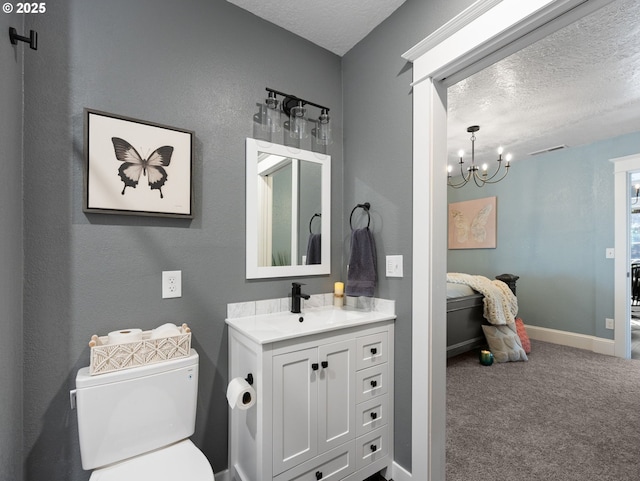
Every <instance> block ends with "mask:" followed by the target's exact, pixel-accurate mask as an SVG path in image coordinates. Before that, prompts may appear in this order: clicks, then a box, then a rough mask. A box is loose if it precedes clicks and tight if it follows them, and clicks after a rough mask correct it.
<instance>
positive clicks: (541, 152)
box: [528, 144, 568, 155]
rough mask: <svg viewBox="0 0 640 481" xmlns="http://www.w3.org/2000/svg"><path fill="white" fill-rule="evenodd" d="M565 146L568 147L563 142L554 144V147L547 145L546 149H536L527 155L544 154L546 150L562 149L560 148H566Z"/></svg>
mask: <svg viewBox="0 0 640 481" xmlns="http://www.w3.org/2000/svg"><path fill="white" fill-rule="evenodd" d="M567 148H568V146H567V145H565V144H562V145H556V146H555V147H547V148H546V149H541V150H536V151H535V152H529V154H528V155H540V154H546V153H548V152H553V151H554V150H562V149H567Z"/></svg>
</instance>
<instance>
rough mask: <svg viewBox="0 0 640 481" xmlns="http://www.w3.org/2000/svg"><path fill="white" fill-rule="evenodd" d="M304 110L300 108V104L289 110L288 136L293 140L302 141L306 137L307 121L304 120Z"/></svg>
mask: <svg viewBox="0 0 640 481" xmlns="http://www.w3.org/2000/svg"><path fill="white" fill-rule="evenodd" d="M306 111H307V110H306V109H305V108H304V107H303V106H302V102H298V105H296V106H295V107H292V108H291V113H290V114H289V135H290V136H291V137H292V138H294V139H303V138H305V137H306V136H307V121H306V119H305V118H304V114H305V113H306Z"/></svg>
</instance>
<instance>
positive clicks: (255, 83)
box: [2, 0, 343, 480]
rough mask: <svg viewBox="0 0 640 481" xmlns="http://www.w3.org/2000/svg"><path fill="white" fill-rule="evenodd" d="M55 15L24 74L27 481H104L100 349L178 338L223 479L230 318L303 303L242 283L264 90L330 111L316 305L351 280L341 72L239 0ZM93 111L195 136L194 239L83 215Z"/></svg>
mask: <svg viewBox="0 0 640 481" xmlns="http://www.w3.org/2000/svg"><path fill="white" fill-rule="evenodd" d="M47 7H48V11H47V13H46V15H40V16H35V15H32V16H27V17H28V18H27V22H28V23H29V25H28V26H27V28H35V29H36V30H37V31H38V33H39V38H40V46H39V49H38V51H37V53H35V55H30V56H28V58H27V59H26V62H25V92H26V94H25V118H26V122H25V129H24V134H25V162H24V183H25V201H24V209H25V212H24V215H25V242H24V246H25V264H24V269H25V277H26V280H25V302H24V306H25V307H24V309H25V318H24V338H25V343H24V346H25V347H24V351H25V352H24V359H25V361H24V363H25V365H24V399H25V413H24V436H25V457H26V465H27V479H29V480H43V479H49V480H82V479H88V477H89V473H88V472H84V471H83V470H82V469H81V466H80V453H79V449H78V442H77V436H78V435H77V425H76V413H75V412H73V411H71V410H70V409H69V402H68V391H69V389H71V388H73V387H74V378H75V374H76V372H77V370H78V369H79V368H80V367H82V366H85V365H87V364H88V359H89V349H88V347H87V342H88V340H89V338H90V336H91V335H92V334H94V333H99V334H104V333H106V332H108V331H111V330H113V329H117V328H121V327H126V326H139V327H141V328H144V329H150V328H153V327H155V326H157V325H159V324H161V323H164V322H169V321H180V322H182V321H184V322H187V323H189V325H190V326H191V327H192V329H193V332H194V342H193V344H194V347H195V348H196V349H197V350H198V351H199V353H200V384H199V389H200V390H199V399H198V413H197V426H196V433H195V436H194V438H193V439H194V441H195V443H196V444H197V445H198V446H199V447H200V448H201V449H202V450H203V452H204V453H205V454H206V456H207V457H208V458H209V460H210V461H211V463H212V465H213V468H214V470H215V471H216V472H217V471H220V470H223V469H226V467H227V404H226V400H225V389H226V385H227V329H226V327H225V324H224V319H225V316H226V304H227V303H229V302H239V301H247V300H256V299H265V298H274V297H283V296H286V295H287V294H288V293H289V292H290V288H291V284H290V283H291V279H280V280H258V281H246V280H245V278H244V273H245V261H244V259H245V253H244V245H245V241H244V239H245V223H244V205H245V201H244V195H245V187H244V185H245V180H244V170H245V169H244V150H245V138H246V137H251V136H252V135H253V121H252V119H253V115H254V114H255V113H256V112H257V107H256V104H257V103H258V102H260V101H262V100H263V99H264V98H265V94H266V91H265V87H267V86H269V87H272V88H276V89H278V90H281V91H285V92H290V93H292V94H296V95H298V96H300V97H303V98H307V99H309V100H311V101H314V102H317V103H319V104H322V105H327V106H329V107H330V108H331V116H332V120H333V122H334V123H333V126H334V133H335V137H336V141H335V143H334V144H333V145H331V146H330V148H329V152H328V153H329V154H331V155H332V156H333V158H332V163H333V169H332V171H333V187H332V199H333V206H334V208H333V212H332V214H333V219H334V221H333V229H335V232H336V233H337V234H336V235H335V236H334V237H335V242H334V245H333V252H334V256H333V266H332V270H333V272H334V273H335V274H334V275H333V276H320V277H313V278H303V279H302V281H303V282H305V283H306V284H307V285H306V286H305V291H306V292H308V293H311V294H313V293H321V292H330V291H331V289H332V287H333V282H334V281H336V280H338V279H339V278H340V274H339V273H340V267H341V264H342V262H341V247H342V246H341V242H340V240H341V235H340V233H339V232H340V230H341V227H342V205H343V200H342V191H343V182H342V177H343V176H342V84H341V66H340V58H339V57H337V56H335V55H333V54H331V53H329V52H328V51H326V50H324V49H321V48H319V47H317V46H315V45H313V44H311V43H309V42H306V41H304V40H302V39H300V38H299V37H296V36H294V35H292V34H290V33H288V32H286V31H284V30H282V29H280V28H277V27H275V26H273V25H271V24H269V23H266V22H264V21H262V20H260V19H258V18H257V17H255V16H253V15H251V14H249V13H247V12H245V11H243V10H240V9H238V8H237V7H235V6H232V5H231V4H229V3H228V2H226V1H224V0H191V1H181V2H175V1H161V2H159V1H153V0H140V1H136V2H130V1H128V0H111V1H109V2H104V1H100V0H68V1H59V2H56V3H55V4H53V3H48V4H47ZM2 48H3V49H4V48H5V46H4V45H3V47H2ZM3 75H4V74H3ZM7 101H8V100H4V97H3V100H2V102H3V104H2V105H3V106H4V103H6V102H7ZM84 107H89V108H94V109H99V110H104V111H107V112H113V113H117V114H120V115H125V116H130V117H134V118H140V119H145V120H149V121H154V122H158V123H162V124H167V125H173V126H176V127H180V128H186V129H191V130H194V131H195V157H194V160H195V162H194V166H195V168H194V189H195V218H194V219H193V220H192V221H187V220H184V219H180V220H171V219H159V218H144V217H125V216H114V215H98V214H91V215H86V214H84V213H83V212H82V179H83V175H82V172H83V169H82V166H83V114H82V113H83V108H84ZM319 113H320V112H318V115H319ZM18 153H19V152H18ZM4 164H7V162H5V163H4ZM4 164H3V165H4ZM12 177H16V178H19V173H16V175H15V176H12ZM3 182H5V181H4V180H3ZM2 195H5V194H4V193H3V194H2ZM13 203H15V201H14V202H13ZM3 242H4V241H3ZM12 242H16V240H15V239H14V240H13V241H12ZM17 244H18V245H19V244H20V242H19V239H18V241H17ZM174 269H180V270H182V282H183V286H182V287H183V297H182V298H180V299H168V300H162V299H161V294H160V293H161V271H163V270H174ZM2 355H3V356H4V353H3V354H2ZM18 399H19V398H18ZM3 426H4V425H3ZM2 436H4V434H3V435H2ZM3 439H4V438H3ZM3 442H4V441H3Z"/></svg>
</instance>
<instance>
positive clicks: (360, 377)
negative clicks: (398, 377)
mask: <svg viewBox="0 0 640 481" xmlns="http://www.w3.org/2000/svg"><path fill="white" fill-rule="evenodd" d="M387 371H388V365H387V364H380V365H379V366H374V367H370V368H368V369H363V370H362V371H358V372H356V403H361V402H364V401H368V400H369V399H372V398H374V397H376V396H380V395H381V394H386V392H387V381H388V376H387Z"/></svg>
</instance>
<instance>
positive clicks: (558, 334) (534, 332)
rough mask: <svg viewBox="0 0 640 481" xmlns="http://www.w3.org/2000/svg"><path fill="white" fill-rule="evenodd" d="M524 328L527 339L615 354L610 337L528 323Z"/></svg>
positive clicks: (609, 354) (610, 354)
mask: <svg viewBox="0 0 640 481" xmlns="http://www.w3.org/2000/svg"><path fill="white" fill-rule="evenodd" d="M526 329H527V335H528V336H529V339H533V340H536V341H545V342H551V343H553V344H560V345H562V346H570V347H577V348H579V349H586V350H587V351H592V352H597V353H599V354H606V355H608V356H614V355H615V349H614V342H613V341H612V340H611V339H603V338H602V337H596V336H588V335H586V334H578V333H575V332H568V331H559V330H557V329H549V328H547V327H538V326H531V325H529V324H527V326H526Z"/></svg>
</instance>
